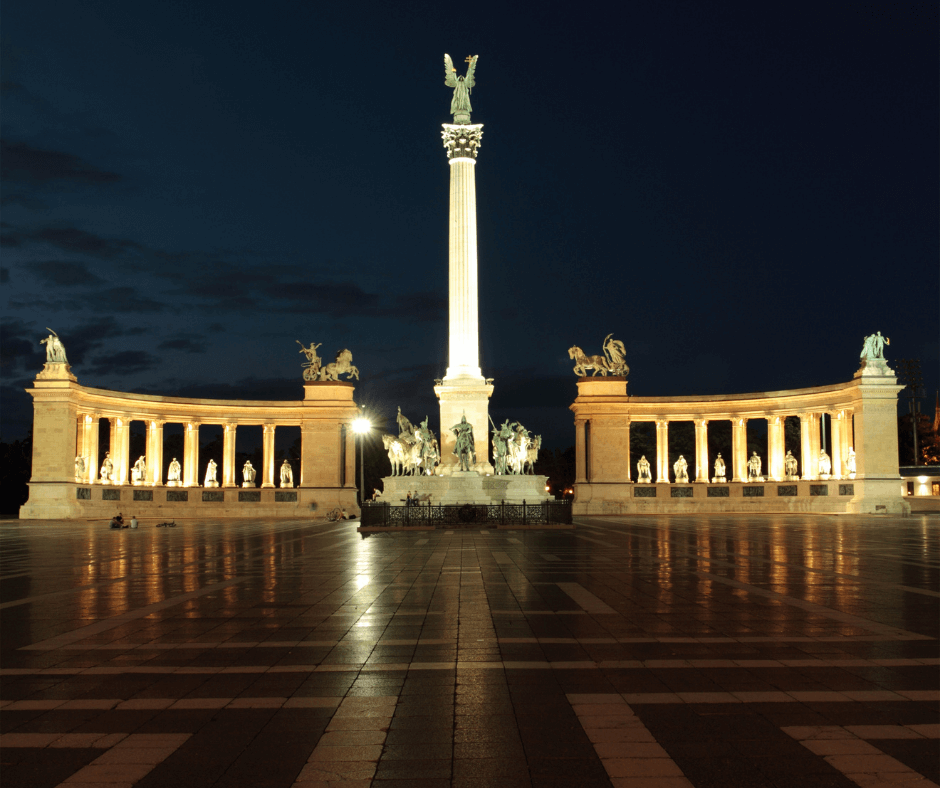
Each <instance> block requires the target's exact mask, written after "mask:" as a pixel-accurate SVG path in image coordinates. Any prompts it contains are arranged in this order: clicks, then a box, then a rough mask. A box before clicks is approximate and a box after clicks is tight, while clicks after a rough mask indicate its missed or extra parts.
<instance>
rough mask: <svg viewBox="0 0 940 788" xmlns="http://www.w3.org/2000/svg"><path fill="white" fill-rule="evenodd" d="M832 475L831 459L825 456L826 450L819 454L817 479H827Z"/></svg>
mask: <svg viewBox="0 0 940 788" xmlns="http://www.w3.org/2000/svg"><path fill="white" fill-rule="evenodd" d="M831 475H832V458H831V457H830V456H829V455H828V454H826V450H825V449H822V450H821V451H820V452H819V478H820V479H828V478H829V477H830V476H831Z"/></svg>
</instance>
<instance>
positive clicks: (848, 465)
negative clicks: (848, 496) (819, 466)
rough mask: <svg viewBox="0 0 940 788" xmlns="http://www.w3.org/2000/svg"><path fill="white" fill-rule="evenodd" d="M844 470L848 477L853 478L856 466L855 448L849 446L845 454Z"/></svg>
mask: <svg viewBox="0 0 940 788" xmlns="http://www.w3.org/2000/svg"><path fill="white" fill-rule="evenodd" d="M845 470H846V472H847V473H848V474H849V478H850V479H854V478H855V473H856V470H857V469H856V467H855V449H853V448H852V447H851V446H849V453H848V454H847V455H846V456H845Z"/></svg>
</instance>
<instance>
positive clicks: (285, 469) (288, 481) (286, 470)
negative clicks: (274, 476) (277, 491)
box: [281, 460, 294, 487]
mask: <svg viewBox="0 0 940 788" xmlns="http://www.w3.org/2000/svg"><path fill="white" fill-rule="evenodd" d="M293 486H294V471H293V469H292V468H291V467H290V463H289V462H288V461H287V460H284V462H282V463H281V487H293Z"/></svg>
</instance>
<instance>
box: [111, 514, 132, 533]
mask: <svg viewBox="0 0 940 788" xmlns="http://www.w3.org/2000/svg"><path fill="white" fill-rule="evenodd" d="M110 527H111V528H114V529H115V530H120V529H121V528H136V527H137V518H136V517H134V515H131V521H130V524H126V523H125V522H124V515H122V514H121V513H120V512H118V513H117V514H116V515H115V516H114V517H112V518H111V526H110Z"/></svg>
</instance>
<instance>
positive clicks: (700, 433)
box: [695, 419, 710, 482]
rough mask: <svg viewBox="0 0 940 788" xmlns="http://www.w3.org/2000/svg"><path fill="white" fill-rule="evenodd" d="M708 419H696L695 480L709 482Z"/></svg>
mask: <svg viewBox="0 0 940 788" xmlns="http://www.w3.org/2000/svg"><path fill="white" fill-rule="evenodd" d="M709 470H710V468H709V466H708V419H696V420H695V481H697V482H707V481H708V472H709Z"/></svg>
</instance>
